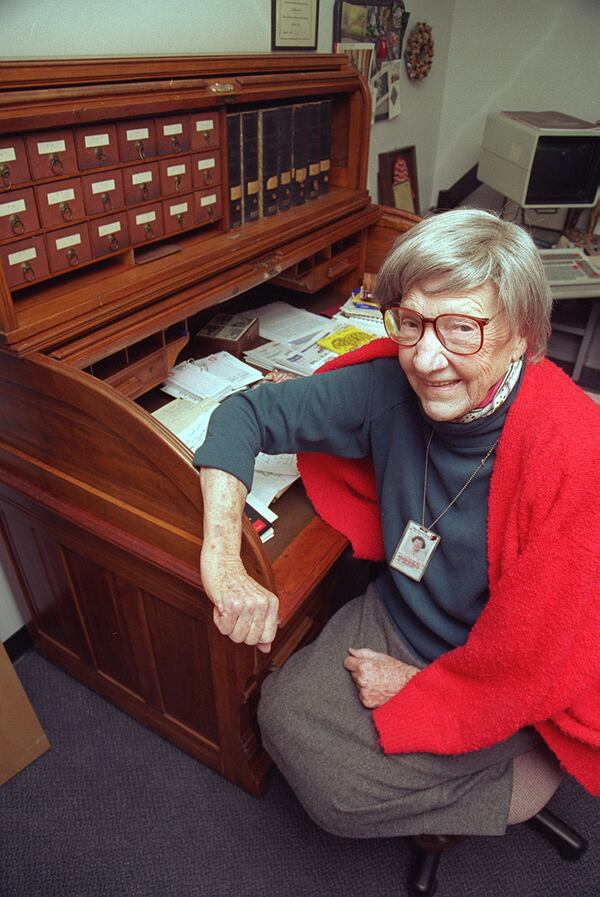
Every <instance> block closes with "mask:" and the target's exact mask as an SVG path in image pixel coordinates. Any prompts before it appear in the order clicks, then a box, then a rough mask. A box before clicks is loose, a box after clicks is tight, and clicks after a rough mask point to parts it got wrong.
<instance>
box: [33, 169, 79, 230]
mask: <svg viewBox="0 0 600 897" xmlns="http://www.w3.org/2000/svg"><path fill="white" fill-rule="evenodd" d="M35 195H36V198H37V204H38V210H39V213H40V219H41V221H42V224H43V225H44V227H55V226H56V225H61V224H69V223H70V222H71V221H78V220H79V219H80V218H84V217H85V207H84V205H83V190H82V187H81V178H69V180H67V181H54V182H53V183H50V184H42V185H41V186H40V187H36V188H35Z"/></svg>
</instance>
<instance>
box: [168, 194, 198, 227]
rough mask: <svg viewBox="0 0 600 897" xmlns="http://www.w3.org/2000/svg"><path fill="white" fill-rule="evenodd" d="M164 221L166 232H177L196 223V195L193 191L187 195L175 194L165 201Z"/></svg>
mask: <svg viewBox="0 0 600 897" xmlns="http://www.w3.org/2000/svg"><path fill="white" fill-rule="evenodd" d="M163 221H164V225H165V233H166V234H176V233H178V232H179V231H181V230H186V229H187V228H188V227H193V225H194V224H195V223H196V216H195V214H194V197H193V196H192V194H191V193H188V194H187V196H173V197H171V199H165V200H164V202H163Z"/></svg>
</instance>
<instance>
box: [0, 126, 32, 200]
mask: <svg viewBox="0 0 600 897" xmlns="http://www.w3.org/2000/svg"><path fill="white" fill-rule="evenodd" d="M29 180H31V174H30V172H29V162H28V161H27V152H26V150H25V141H24V140H23V138H22V137H19V136H18V135H17V134H8V135H7V136H4V135H3V136H1V137H0V191H2V190H11V189H12V188H13V187H15V186H17V185H18V184H22V183H24V182H25V181H29Z"/></svg>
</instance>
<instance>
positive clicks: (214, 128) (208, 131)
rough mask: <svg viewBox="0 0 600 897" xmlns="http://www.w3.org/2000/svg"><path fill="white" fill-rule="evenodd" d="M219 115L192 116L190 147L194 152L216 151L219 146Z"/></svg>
mask: <svg viewBox="0 0 600 897" xmlns="http://www.w3.org/2000/svg"><path fill="white" fill-rule="evenodd" d="M219 142H220V141H219V120H218V118H217V113H216V112H213V113H210V112H193V113H192V114H191V115H190V145H191V148H192V150H196V151H201V150H205V149H214V147H216V146H218V145H219Z"/></svg>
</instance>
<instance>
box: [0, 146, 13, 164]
mask: <svg viewBox="0 0 600 897" xmlns="http://www.w3.org/2000/svg"><path fill="white" fill-rule="evenodd" d="M16 161H17V154H16V153H15V150H14V147H12V146H5V147H3V148H2V149H0V162H16Z"/></svg>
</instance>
